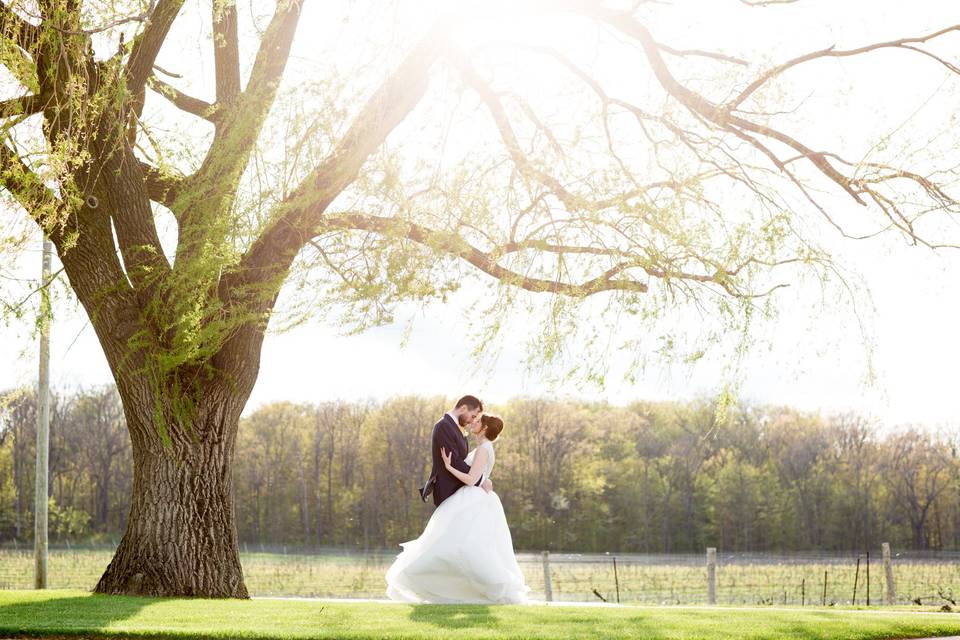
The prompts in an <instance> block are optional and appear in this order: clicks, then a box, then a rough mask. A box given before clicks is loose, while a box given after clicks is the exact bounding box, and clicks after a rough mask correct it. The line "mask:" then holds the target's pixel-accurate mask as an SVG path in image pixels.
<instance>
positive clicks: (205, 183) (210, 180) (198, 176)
mask: <svg viewBox="0 0 960 640" xmlns="http://www.w3.org/2000/svg"><path fill="white" fill-rule="evenodd" d="M301 6H302V3H301V2H300V1H299V0H280V2H278V3H277V8H276V11H275V12H274V14H273V18H272V19H271V20H270V25H269V26H268V27H267V30H266V33H265V34H264V36H263V39H262V40H261V42H260V48H259V50H258V51H257V56H256V59H255V61H254V63H253V70H252V71H251V73H250V79H249V81H248V82H247V88H246V90H245V91H244V92H243V93H242V94H239V95H238V96H236V98H235V99H233V101H232V103H230V104H218V105H217V107H218V109H217V117H216V120H215V124H216V125H217V129H216V132H215V133H214V137H213V142H211V144H210V149H209V150H208V151H207V155H206V157H205V158H204V160H203V163H202V164H201V166H200V168H199V169H197V171H196V172H195V173H194V174H193V175H191V176H190V177H189V178H187V179H186V184H187V188H185V189H184V190H183V192H184V193H187V194H190V201H189V202H183V203H178V206H179V207H180V208H181V210H182V216H183V224H184V225H186V226H188V227H190V226H195V225H194V224H193V223H194V222H197V223H199V222H200V221H201V220H202V219H203V218H204V215H205V214H206V213H209V212H210V210H209V208H210V203H221V204H222V205H224V206H227V205H228V204H229V202H230V201H231V200H232V195H233V194H234V193H235V191H236V189H237V186H238V185H239V183H240V178H241V176H242V174H243V171H244V169H246V167H247V163H248V162H249V159H250V154H251V153H252V152H253V148H254V146H255V145H256V142H257V138H258V137H259V134H260V130H261V129H262V127H263V123H264V121H265V120H266V117H267V114H268V113H269V111H270V107H271V106H272V105H273V101H274V99H275V97H276V93H277V88H278V87H279V84H280V78H281V77H282V75H283V70H284V68H285V67H286V63H287V59H288V58H289V56H290V46H291V44H292V42H293V37H294V35H295V33H296V30H297V23H298V22H299V20H300V9H301ZM228 30H229V29H228ZM228 60H229V54H227V57H226V58H224V57H223V53H221V58H220V62H219V63H218V64H219V65H220V66H219V67H218V68H220V70H221V71H224V72H225V73H226V74H227V76H222V78H227V77H229V75H230V74H232V71H231V70H230V69H229V68H230V67H231V65H232V63H228ZM218 82H219V80H218ZM237 86H238V87H239V82H238V84H237ZM224 89H225V90H226V86H225V87H224ZM219 92H220V89H219V85H218V98H219V96H220V93H219ZM183 251H185V252H189V251H191V248H190V247H187V246H184V247H183ZM181 255H184V256H185V255H187V253H178V256H177V260H178V261H179V260H180V256H181Z"/></svg>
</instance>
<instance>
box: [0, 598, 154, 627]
mask: <svg viewBox="0 0 960 640" xmlns="http://www.w3.org/2000/svg"><path fill="white" fill-rule="evenodd" d="M149 602H150V601H149V600H147V599H145V598H131V597H127V596H99V595H98V596H71V597H63V598H56V597H53V598H48V599H42V600H34V601H30V602H15V603H13V604H5V605H0V634H11V635H27V634H37V635H47V634H65V635H70V634H77V633H85V634H86V633H96V632H100V631H107V630H108V629H109V626H110V625H111V624H112V623H114V622H118V621H120V620H126V619H128V618H130V617H132V616H134V615H136V614H137V612H138V611H140V610H141V609H142V608H143V607H145V606H146V605H147V604H149Z"/></svg>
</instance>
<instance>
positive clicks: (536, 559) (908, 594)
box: [0, 549, 960, 605]
mask: <svg viewBox="0 0 960 640" xmlns="http://www.w3.org/2000/svg"><path fill="white" fill-rule="evenodd" d="M111 557H112V551H111V550H109V549H99V550H78V549H74V550H54V551H51V552H50V555H49V575H50V586H51V587H52V588H57V589H91V588H92V587H93V586H94V585H95V584H96V582H97V579H98V578H99V577H100V575H101V574H102V573H103V571H104V569H105V568H106V566H107V564H108V563H109V562H110V558H111ZM519 558H520V561H521V562H520V566H521V568H522V569H523V572H524V575H525V576H526V579H527V584H529V585H530V587H531V589H532V592H533V597H534V598H536V599H542V598H543V597H544V576H543V564H542V562H541V557H540V556H539V555H537V554H521V555H520V556H519ZM392 560H393V555H391V554H367V555H363V554H354V555H351V554H345V553H323V554H284V553H242V554H241V561H242V563H243V571H244V576H245V578H246V583H247V587H248V588H249V590H250V593H251V594H253V595H258V596H268V595H276V596H281V595H284V596H315V597H354V598H382V597H384V586H385V585H384V578H383V576H384V574H385V573H386V570H387V567H388V566H389V565H390V562H391V561H392ZM718 562H719V564H718V568H717V602H718V603H719V604H750V605H754V604H777V605H779V604H801V601H803V603H804V604H816V605H819V604H821V602H822V600H823V578H824V572H826V573H827V591H826V603H827V604H828V605H829V604H831V603H834V604H844V605H845V604H850V603H851V601H852V599H853V586H854V578H855V577H856V578H857V604H865V603H866V596H867V586H866V565H865V563H863V562H861V566H860V572H859V575H858V576H855V574H856V559H855V558H849V559H838V558H836V557H832V558H826V557H824V558H817V557H809V558H790V557H783V558H779V559H778V558H776V557H772V556H770V557H763V556H760V557H757V556H754V557H751V558H749V559H743V558H736V557H735V556H728V557H726V558H725V556H724V554H722V553H721V554H720V555H719V556H718ZM893 566H894V574H895V578H896V584H897V603H898V604H910V603H911V602H912V601H913V600H914V599H915V598H920V599H921V602H922V603H923V604H925V605H926V604H937V605H943V604H948V603H949V599H954V600H957V601H960V559H958V558H952V559H949V560H942V559H941V560H933V559H926V560H918V559H912V560H902V559H897V560H895V561H894V565H893ZM32 576H33V557H32V551H28V550H19V551H16V550H0V589H29V588H31V587H32V580H33V578H32ZM550 577H551V582H552V587H553V597H554V599H555V600H567V601H594V602H599V598H598V596H597V595H596V594H595V593H594V592H593V591H594V589H596V591H597V592H598V593H599V594H600V595H601V596H603V597H604V598H606V599H607V600H608V601H611V602H613V601H615V600H616V597H617V596H616V586H617V585H616V580H615V577H614V572H613V561H612V558H610V557H606V556H570V555H554V556H551V559H550ZM616 578H617V579H618V580H619V587H620V601H621V602H633V603H649V604H699V603H704V602H706V568H705V560H704V559H703V558H700V557H698V556H671V555H664V556H620V557H618V558H617V576H616ZM883 596H884V579H883V571H882V566H881V565H880V563H878V562H871V567H870V600H871V604H872V605H878V604H880V603H881V602H883Z"/></svg>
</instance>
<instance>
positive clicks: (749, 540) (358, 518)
mask: <svg viewBox="0 0 960 640" xmlns="http://www.w3.org/2000/svg"><path fill="white" fill-rule="evenodd" d="M35 406H36V405H35V398H34V397H33V396H32V395H31V394H29V393H21V394H19V395H16V396H14V397H13V399H12V400H10V401H8V402H7V403H6V406H5V408H4V420H3V425H4V430H3V432H2V436H0V438H2V440H0V539H2V540H6V541H9V540H11V539H18V540H20V541H25V540H28V539H29V536H30V535H31V531H32V525H31V514H30V508H29V505H30V504H31V502H30V496H31V495H32V490H33V466H32V461H33V446H34V445H33V443H34V439H35V433H34V424H35V421H36V420H35V410H36V409H35ZM444 410H445V402H444V400H443V399H442V398H420V397H405V398H397V399H394V400H390V401H387V402H384V403H381V404H375V403H348V402H328V403H321V404H293V403H287V402H277V403H272V404H267V405H264V406H262V407H260V408H259V409H258V410H256V411H255V412H253V413H251V414H250V415H249V416H248V417H247V418H245V419H244V420H243V422H242V425H241V429H240V433H239V439H238V443H237V458H238V462H239V464H238V465H237V466H236V469H235V472H234V482H235V488H236V511H237V522H238V528H239V535H240V540H241V541H242V542H246V543H249V544H281V543H282V544H297V545H308V546H349V547H362V548H367V549H371V548H392V547H394V546H395V545H396V544H397V543H398V542H402V541H404V540H408V539H410V538H412V537H415V536H416V535H417V533H418V532H419V531H420V529H421V528H422V527H423V525H424V523H425V521H426V519H427V518H428V517H429V514H430V511H431V507H429V506H426V505H424V504H422V503H421V502H420V501H419V500H417V499H416V497H415V493H414V488H415V486H416V484H417V483H418V482H419V481H420V480H421V479H422V478H423V476H424V474H425V473H426V471H427V464H428V455H427V451H428V448H429V441H430V431H431V428H432V425H433V423H434V421H435V420H436V419H437V417H438V416H439V415H441V414H442V412H443V411H444ZM495 410H496V411H498V412H500V413H501V414H502V415H503V416H504V418H505V420H506V424H507V427H506V430H505V432H504V434H503V436H502V438H501V439H500V441H499V442H498V462H497V469H496V471H495V472H494V482H495V485H496V490H497V492H498V493H499V494H500V496H501V498H502V500H503V502H504V506H505V509H506V510H507V514H508V518H509V520H510V523H511V527H512V530H513V536H514V543H515V545H516V546H517V548H519V549H553V550H571V551H573V550H575V551H606V550H617V551H637V552H684V551H699V550H700V549H702V548H703V547H704V546H707V545H710V546H714V545H715V546H719V547H720V548H722V549H726V550H749V551H770V550H797V549H824V550H827V549H832V550H845V549H863V548H869V547H873V546H877V545H878V544H879V542H880V541H881V540H889V541H891V542H895V543H896V545H897V546H899V547H901V548H913V549H944V548H948V549H958V548H960V460H958V445H960V441H958V439H957V438H956V436H953V439H952V440H951V439H950V436H948V435H945V434H947V433H949V432H948V431H947V430H943V432H938V431H936V430H919V429H909V428H904V429H897V430H889V429H882V428H881V427H880V426H879V425H878V424H876V423H874V422H871V421H868V420H866V419H865V418H863V417H861V416H857V415H853V414H847V415H841V416H835V417H831V418H827V419H824V418H821V417H818V416H813V415H808V414H803V413H800V412H797V411H794V410H791V409H785V408H775V407H747V406H741V407H737V408H736V409H734V410H732V411H731V412H730V414H729V416H728V419H726V420H724V421H718V420H717V418H716V414H715V412H714V410H713V408H712V406H711V405H710V404H709V403H707V402H691V403H649V402H638V403H634V404H631V405H629V406H627V407H617V406H611V405H607V404H599V403H580V402H562V401H554V400H547V399H514V400H511V401H510V402H508V403H507V404H504V405H502V406H498V407H495ZM51 433H52V445H51V448H52V451H51V472H50V473H51V487H50V493H51V497H52V499H53V501H54V502H53V504H54V509H53V512H52V513H53V528H54V531H53V535H54V539H58V538H59V539H61V540H63V539H72V540H74V541H76V540H80V539H89V538H94V539H96V538H98V537H99V538H100V539H113V540H115V539H117V538H118V537H119V535H120V534H121V533H122V532H123V528H124V525H125V518H126V515H127V511H128V509H129V496H130V492H131V483H132V461H131V459H130V446H129V439H128V436H127V432H126V430H125V425H124V422H123V414H122V411H121V406H120V403H119V399H118V397H117V395H116V392H115V391H114V390H113V389H110V388H103V389H93V390H87V391H79V392H75V393H73V394H61V395H60V396H58V397H57V398H56V401H55V402H54V410H53V412H52V429H51Z"/></svg>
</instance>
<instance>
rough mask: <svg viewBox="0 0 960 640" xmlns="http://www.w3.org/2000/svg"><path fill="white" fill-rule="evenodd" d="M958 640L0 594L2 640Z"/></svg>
mask: <svg viewBox="0 0 960 640" xmlns="http://www.w3.org/2000/svg"><path fill="white" fill-rule="evenodd" d="M957 634H960V615H958V614H954V613H929V614H926V615H918V614H915V613H908V612H904V611H895V612H887V613H881V614H877V613H871V612H858V611H855V610H841V609H813V608H807V609H800V608H797V609H796V610H791V611H784V610H769V611H764V610H743V609H733V608H730V609H713V608H710V609H708V608H703V607H700V608H698V607H645V606H624V607H561V606H548V605H528V606H480V605H472V606H445V605H400V604H380V603H351V602H342V603H341V602H338V603H331V602H318V601H298V600H248V601H238V600H199V599H182V598H179V599H156V598H132V597H120V596H94V595H90V594H88V593H86V592H82V591H0V637H8V636H9V637H16V636H25V637H40V636H45V635H59V636H71V635H72V636H83V637H85V638H90V637H102V636H125V637H155V638H161V637H162V638H196V637H201V636H203V637H216V638H278V639H279V638H311V637H313V638H410V639H421V638H437V639H438V640H439V639H441V638H442V639H444V640H450V639H458V640H459V639H460V638H463V639H469V638H543V639H553V638H557V639H567V638H577V639H580V638H585V639H589V638H605V639H606V638H631V639H646V638H649V639H651V640H652V639H670V638H684V639H691V640H692V639H698V640H720V639H726V638H737V639H747V638H771V639H773V638H776V639H778V640H785V639H786V640H788V639H792V638H797V639H801V638H802V639H816V640H831V639H834V638H836V639H838V640H839V639H841V638H842V639H843V640H858V639H859V640H868V639H873V638H878V639H879V638H912V637H922V636H938V635H939V636H944V635H957Z"/></svg>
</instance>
